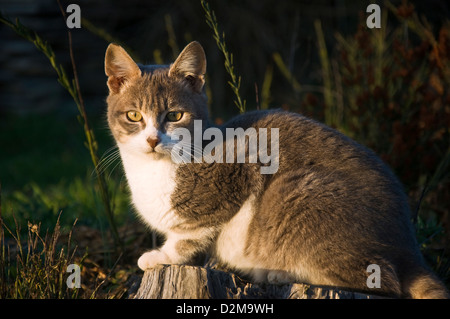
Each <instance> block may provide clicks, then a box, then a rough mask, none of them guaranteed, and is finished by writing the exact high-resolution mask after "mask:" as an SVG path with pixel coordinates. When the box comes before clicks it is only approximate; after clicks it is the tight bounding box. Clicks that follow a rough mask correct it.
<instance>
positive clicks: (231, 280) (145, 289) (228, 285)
mask: <svg viewBox="0 0 450 319" xmlns="http://www.w3.org/2000/svg"><path fill="white" fill-rule="evenodd" d="M134 298H135V299H263V298H264V299H379V298H383V297H380V296H375V295H367V294H364V293H359V292H351V291H345V290H342V289H339V288H334V287H320V286H312V285H307V284H301V283H293V284H286V285H272V284H252V283H250V282H247V281H245V280H242V279H241V278H239V277H238V276H236V275H235V274H233V273H229V272H224V271H220V270H216V269H211V268H204V267H198V266H186V265H159V266H157V267H155V268H153V269H150V270H147V271H145V273H144V276H143V278H142V281H141V284H140V287H139V290H138V291H137V293H136V295H135V296H134Z"/></svg>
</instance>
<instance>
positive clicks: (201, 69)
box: [169, 41, 206, 92]
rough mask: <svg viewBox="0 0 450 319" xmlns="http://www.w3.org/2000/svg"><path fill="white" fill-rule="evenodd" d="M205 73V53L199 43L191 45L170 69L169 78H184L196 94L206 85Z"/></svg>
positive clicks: (195, 42)
mask: <svg viewBox="0 0 450 319" xmlns="http://www.w3.org/2000/svg"><path fill="white" fill-rule="evenodd" d="M205 73H206V56H205V51H203V48H202V46H201V45H200V43H198V42H197V41H194V42H191V43H189V44H188V45H187V46H186V47H185V48H184V50H183V51H182V52H181V53H180V55H179V56H178V57H177V59H176V60H175V62H174V63H173V64H172V65H171V66H170V69H169V76H182V77H183V78H184V79H185V80H186V81H188V83H189V84H190V85H191V86H192V88H193V89H194V91H196V92H201V90H202V88H203V85H204V84H205Z"/></svg>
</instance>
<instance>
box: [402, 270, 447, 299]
mask: <svg viewBox="0 0 450 319" xmlns="http://www.w3.org/2000/svg"><path fill="white" fill-rule="evenodd" d="M402 290H403V293H404V294H405V295H406V296H408V297H410V298H413V299H450V294H449V292H448V291H447V289H446V287H445V286H444V284H443V283H442V281H440V280H439V279H438V278H437V277H436V276H435V275H434V274H433V273H432V272H431V271H430V270H428V269H426V268H424V267H419V268H415V269H413V270H410V272H409V274H408V275H407V276H406V277H405V278H404V281H403V285H402Z"/></svg>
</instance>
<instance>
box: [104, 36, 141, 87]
mask: <svg viewBox="0 0 450 319" xmlns="http://www.w3.org/2000/svg"><path fill="white" fill-rule="evenodd" d="M105 73H106V75H107V76H108V88H109V90H110V93H114V94H117V93H119V92H120V90H121V89H122V87H123V86H124V84H126V83H127V82H129V81H131V80H132V79H134V78H136V77H138V76H140V75H141V70H140V69H139V67H138V65H137V64H136V63H135V62H134V61H133V59H132V58H131V57H130V56H129V55H128V53H127V52H126V51H125V50H124V48H122V47H121V46H120V45H117V44H114V43H111V44H110V45H109V46H108V48H107V49H106V54H105Z"/></svg>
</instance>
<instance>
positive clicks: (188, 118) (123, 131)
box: [105, 42, 208, 156]
mask: <svg viewBox="0 0 450 319" xmlns="http://www.w3.org/2000/svg"><path fill="white" fill-rule="evenodd" d="M105 73H106V75H107V76H108V82H107V84H108V88H109V96H108V98H107V104H108V124H109V127H110V129H111V132H112V134H113V136H114V138H115V139H116V142H117V144H118V146H119V147H120V148H124V149H126V150H127V151H129V152H133V153H136V154H144V155H146V156H165V155H170V151H171V149H172V147H173V145H174V142H171V137H172V136H171V134H172V132H173V131H174V130H175V129H177V128H187V129H188V130H189V131H191V132H193V125H194V120H202V121H203V122H204V123H205V127H206V126H207V122H208V111H207V106H206V96H205V94H204V90H203V85H204V83H205V79H204V75H205V73H206V57H205V53H204V51H203V48H202V46H201V45H200V44H199V43H198V42H191V43H190V44H188V45H187V46H186V47H185V48H184V50H183V51H182V52H181V53H180V55H179V56H178V58H177V59H176V60H175V62H174V63H173V64H171V65H168V66H164V65H147V66H144V65H140V64H136V63H135V62H134V61H133V59H132V58H131V57H130V56H129V55H128V54H127V52H126V51H125V50H124V49H123V48H122V47H121V46H118V45H116V44H110V45H109V46H108V49H107V50H106V56H105Z"/></svg>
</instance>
